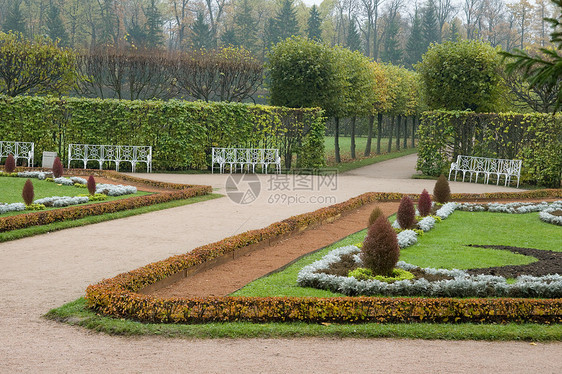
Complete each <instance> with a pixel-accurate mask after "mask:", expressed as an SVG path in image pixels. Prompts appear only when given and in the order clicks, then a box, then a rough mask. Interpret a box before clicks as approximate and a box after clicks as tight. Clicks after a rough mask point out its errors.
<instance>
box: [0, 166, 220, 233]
mask: <svg viewBox="0 0 562 374" xmlns="http://www.w3.org/2000/svg"><path fill="white" fill-rule="evenodd" d="M89 172H90V170H88V174H90V173H89ZM91 172H93V173H95V174H96V175H100V176H104V177H107V178H109V179H113V178H117V177H118V179H121V180H128V181H130V182H137V183H144V184H148V185H152V186H155V187H161V188H168V189H175V191H170V192H160V193H155V194H152V195H146V196H134V197H130V198H127V199H121V200H115V201H108V202H104V203H98V204H90V205H80V206H71V207H68V208H61V209H54V210H47V211H42V212H33V213H26V214H18V215H15V216H8V217H0V232H5V231H11V230H18V229H23V228H26V227H31V226H40V225H48V224H50V223H53V222H61V221H68V220H75V219H80V218H84V217H87V216H96V215H102V214H106V213H114V212H119V211H122V210H129V209H135V208H140V207H143V206H148V205H154V204H160V203H165V202H168V201H173V200H182V199H188V198H191V197H195V196H202V195H207V194H210V193H212V188H211V187H210V186H196V185H193V186H192V185H182V184H176V183H163V182H154V181H150V180H146V179H141V178H136V177H132V176H127V175H123V174H119V173H117V172H112V171H100V170H98V171H91Z"/></svg>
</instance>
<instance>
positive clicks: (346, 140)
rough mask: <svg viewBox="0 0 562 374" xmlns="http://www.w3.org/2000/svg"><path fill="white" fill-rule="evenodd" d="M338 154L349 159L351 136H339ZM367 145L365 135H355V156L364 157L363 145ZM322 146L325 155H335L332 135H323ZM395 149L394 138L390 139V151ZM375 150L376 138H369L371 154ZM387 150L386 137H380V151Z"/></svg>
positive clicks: (329, 157) (332, 156) (409, 142)
mask: <svg viewBox="0 0 562 374" xmlns="http://www.w3.org/2000/svg"><path fill="white" fill-rule="evenodd" d="M339 142H340V155H341V157H342V159H344V160H346V159H351V137H349V136H340V137H339ZM402 142H403V139H402V140H401V141H400V147H401V149H402V144H403V143H402ZM366 145H367V137H355V154H356V156H357V157H364V156H363V154H364V152H365V146H366ZM410 145H411V139H408V148H410ZM324 147H325V149H326V157H328V159H329V160H330V159H332V158H334V157H335V154H336V151H335V145H334V137H333V136H325V137H324ZM395 150H396V139H392V151H395ZM376 151H377V138H376V137H375V138H373V139H372V140H371V156H373V155H375V152H376ZM387 151H388V138H382V139H381V153H386V152H387Z"/></svg>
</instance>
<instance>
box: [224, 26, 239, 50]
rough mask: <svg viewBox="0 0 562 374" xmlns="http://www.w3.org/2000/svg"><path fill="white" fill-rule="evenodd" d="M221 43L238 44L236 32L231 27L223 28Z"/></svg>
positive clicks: (234, 45) (226, 44) (227, 44)
mask: <svg viewBox="0 0 562 374" xmlns="http://www.w3.org/2000/svg"><path fill="white" fill-rule="evenodd" d="M221 43H222V45H224V46H232V47H236V46H238V45H239V43H238V39H237V38H236V33H235V32H234V30H233V29H228V28H227V29H225V30H224V32H223V33H222V35H221Z"/></svg>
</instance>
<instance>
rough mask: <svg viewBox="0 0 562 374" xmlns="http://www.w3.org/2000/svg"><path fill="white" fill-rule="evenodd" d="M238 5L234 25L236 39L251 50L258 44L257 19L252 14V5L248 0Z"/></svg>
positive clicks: (243, 0)
mask: <svg viewBox="0 0 562 374" xmlns="http://www.w3.org/2000/svg"><path fill="white" fill-rule="evenodd" d="M239 4H240V5H239V6H237V7H236V11H235V14H234V27H235V31H234V32H235V34H236V40H237V41H238V42H239V44H240V45H241V46H242V47H244V48H246V49H247V50H249V51H254V50H255V49H256V44H257V35H256V26H257V23H258V22H257V21H256V20H255V19H254V16H253V15H252V11H253V9H252V6H251V5H250V3H249V1H248V0H242V2H241V3H239Z"/></svg>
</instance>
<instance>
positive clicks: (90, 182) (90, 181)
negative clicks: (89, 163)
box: [87, 175, 96, 196]
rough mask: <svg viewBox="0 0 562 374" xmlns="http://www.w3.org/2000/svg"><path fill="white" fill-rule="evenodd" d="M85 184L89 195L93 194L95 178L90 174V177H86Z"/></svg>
mask: <svg viewBox="0 0 562 374" xmlns="http://www.w3.org/2000/svg"><path fill="white" fill-rule="evenodd" d="M87 186H88V192H89V193H90V195H92V196H94V195H95V194H96V180H95V179H94V176H93V175H90V177H89V178H88V183H87Z"/></svg>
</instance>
